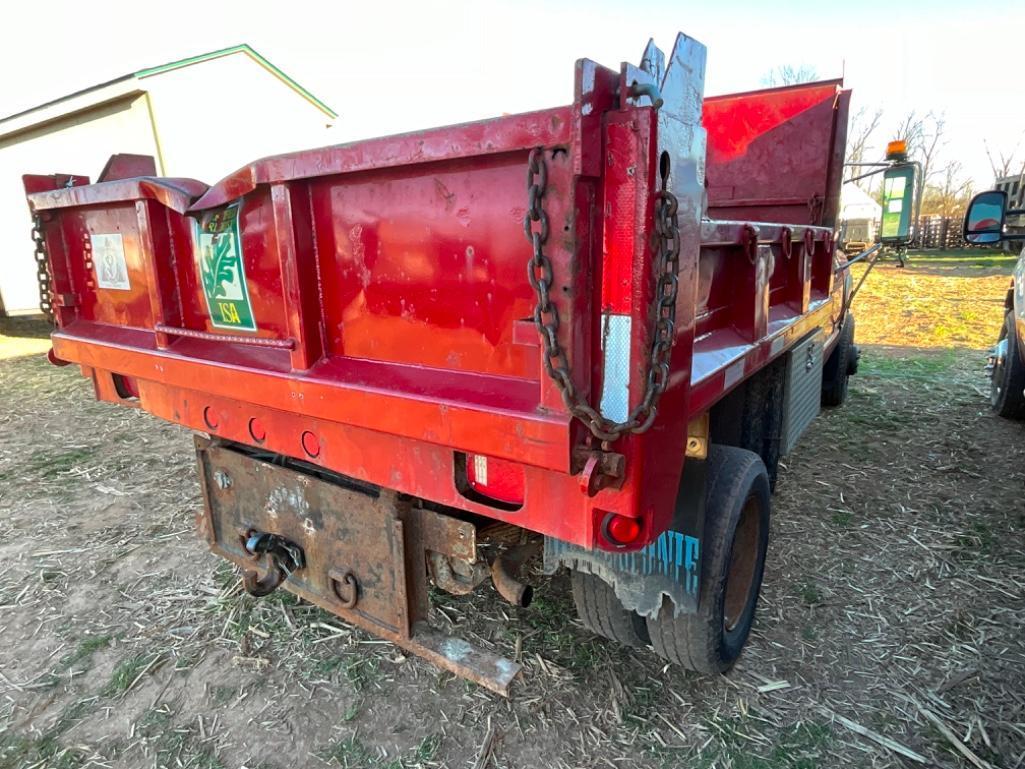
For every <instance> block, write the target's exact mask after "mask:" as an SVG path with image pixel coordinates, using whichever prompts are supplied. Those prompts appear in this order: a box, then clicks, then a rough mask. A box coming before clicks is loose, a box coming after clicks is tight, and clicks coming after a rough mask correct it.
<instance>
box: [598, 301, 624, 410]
mask: <svg viewBox="0 0 1025 769" xmlns="http://www.w3.org/2000/svg"><path fill="white" fill-rule="evenodd" d="M630 324H631V320H630V316H629V315H612V314H611V313H605V314H603V315H602V319H601V325H602V334H601V348H602V387H601V415H602V416H603V417H605V418H606V419H611V420H612V421H614V422H625V421H626V418H627V416H628V412H629V409H630Z"/></svg>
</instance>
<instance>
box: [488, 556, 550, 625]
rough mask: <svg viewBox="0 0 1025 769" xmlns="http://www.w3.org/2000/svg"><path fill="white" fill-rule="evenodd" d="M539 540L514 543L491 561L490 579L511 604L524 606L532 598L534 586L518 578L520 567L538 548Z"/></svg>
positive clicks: (528, 603) (528, 604)
mask: <svg viewBox="0 0 1025 769" xmlns="http://www.w3.org/2000/svg"><path fill="white" fill-rule="evenodd" d="M540 547H541V542H540V540H535V541H533V542H527V543H525V544H522V545H516V546H515V547H510V548H509V549H507V550H505V551H503V552H501V553H499V554H498V555H496V556H495V560H493V561H492V562H491V581H492V582H493V583H494V585H495V590H497V591H498V594H499V595H500V596H502V598H504V599H505V600H507V601H508V602H509V603H511V604H512V605H513V606H521V607H523V608H526V607H527V606H530V602H531V601H532V600H533V599H534V588H532V587H531V586H530V585H526V584H524V583H523V582H521V581H520V579H519V576H518V575H519V572H520V569H522V568H523V564H524V563H526V562H527V561H528V560H529V559H530V558H532V557H533V556H535V555H537V553H538V551H539V550H540Z"/></svg>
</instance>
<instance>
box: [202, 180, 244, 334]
mask: <svg viewBox="0 0 1025 769" xmlns="http://www.w3.org/2000/svg"><path fill="white" fill-rule="evenodd" d="M241 211H242V201H241V200H240V201H238V202H237V203H232V204H231V205H229V206H227V207H225V208H222V209H219V210H216V211H208V212H204V213H203V214H202V215H201V217H200V219H199V221H198V223H197V229H196V241H197V246H198V247H197V249H196V254H197V258H198V260H199V277H200V280H201V282H202V284H203V295H204V296H205V297H206V307H207V310H209V312H210V322H211V323H212V324H213V325H214V326H216V327H217V328H230V329H236V330H238V329H242V330H245V331H256V320H255V318H253V305H252V303H251V302H250V301H249V289H248V287H247V286H246V270H245V266H244V265H243V264H242V236H241V234H240V233H239V226H238V220H239V214H240V213H241Z"/></svg>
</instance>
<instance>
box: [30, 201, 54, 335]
mask: <svg viewBox="0 0 1025 769" xmlns="http://www.w3.org/2000/svg"><path fill="white" fill-rule="evenodd" d="M32 242H33V243H35V244H36V247H35V251H34V252H33V256H34V257H35V260H36V282H37V283H38V284H39V309H40V310H42V312H43V315H44V316H46V319H47V320H48V321H49V322H50V323H53V322H54V320H53V288H52V282H51V279H50V259H49V255H48V254H47V250H46V238H45V237H44V235H43V219H42V217H41V216H40V215H39V214H37V213H33V214H32Z"/></svg>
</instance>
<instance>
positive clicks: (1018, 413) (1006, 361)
mask: <svg viewBox="0 0 1025 769" xmlns="http://www.w3.org/2000/svg"><path fill="white" fill-rule="evenodd" d="M1022 353H1023V350H1021V349H1020V346H1019V345H1018V335H1017V333H1016V330H1015V327H1014V313H1013V312H1008V313H1007V315H1006V316H1005V317H1004V325H1003V328H1001V329H1000V338H999V339H998V340H997V345H996V347H995V348H994V350H993V356H992V359H991V366H992V369H991V370H990V377H991V385H990V398H989V402H990V405H991V406H992V407H993V411H995V412H996V413H997V414H999V415H1000V416H1002V417H1007V418H1008V419H1022V418H1025V394H1023V393H1022V391H1023V390H1025V362H1023V361H1022Z"/></svg>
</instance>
